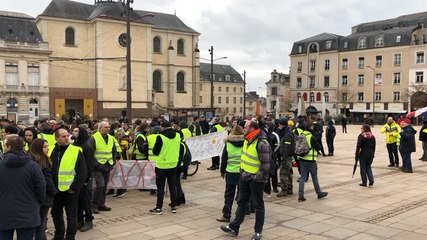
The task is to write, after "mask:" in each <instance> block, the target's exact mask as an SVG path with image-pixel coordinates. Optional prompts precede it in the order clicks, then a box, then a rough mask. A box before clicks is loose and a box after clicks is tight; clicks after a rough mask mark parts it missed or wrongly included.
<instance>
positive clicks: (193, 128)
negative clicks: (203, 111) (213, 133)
mask: <svg viewBox="0 0 427 240" xmlns="http://www.w3.org/2000/svg"><path fill="white" fill-rule="evenodd" d="M188 130H189V131H190V132H191V135H192V136H193V137H195V136H200V135H203V130H202V126H200V118H199V116H194V117H193V123H192V124H191V125H190V126H189V127H188Z"/></svg>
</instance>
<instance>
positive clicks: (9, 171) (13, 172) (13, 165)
mask: <svg viewBox="0 0 427 240" xmlns="http://www.w3.org/2000/svg"><path fill="white" fill-rule="evenodd" d="M0 193H1V194H0V230H10V229H18V228H34V227H37V226H38V225H40V214H39V210H40V204H41V203H42V202H43V201H44V200H45V197H46V183H45V180H44V177H43V173H42V171H41V170H40V168H39V166H38V165H37V163H35V162H34V161H32V160H31V158H30V157H29V156H27V155H25V153H23V152H13V151H10V152H6V153H5V154H4V155H3V160H2V161H0Z"/></svg>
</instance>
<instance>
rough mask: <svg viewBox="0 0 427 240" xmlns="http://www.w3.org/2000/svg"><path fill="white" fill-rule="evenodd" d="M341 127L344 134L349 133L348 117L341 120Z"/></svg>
mask: <svg viewBox="0 0 427 240" xmlns="http://www.w3.org/2000/svg"><path fill="white" fill-rule="evenodd" d="M341 127H342V133H347V117H346V116H345V115H343V116H342V118H341Z"/></svg>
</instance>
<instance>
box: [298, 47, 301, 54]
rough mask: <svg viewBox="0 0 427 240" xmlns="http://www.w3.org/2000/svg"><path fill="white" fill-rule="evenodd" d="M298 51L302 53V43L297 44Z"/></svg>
mask: <svg viewBox="0 0 427 240" xmlns="http://www.w3.org/2000/svg"><path fill="white" fill-rule="evenodd" d="M298 53H302V45H298Z"/></svg>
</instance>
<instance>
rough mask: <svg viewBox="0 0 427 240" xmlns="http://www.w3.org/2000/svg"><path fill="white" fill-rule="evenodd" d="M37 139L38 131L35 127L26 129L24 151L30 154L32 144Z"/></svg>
mask: <svg viewBox="0 0 427 240" xmlns="http://www.w3.org/2000/svg"><path fill="white" fill-rule="evenodd" d="M36 138H37V130H36V129H35V128H33V127H28V128H26V129H24V142H25V146H24V151H25V152H28V151H29V149H30V145H31V143H32V142H33V141H34V140H35V139H36Z"/></svg>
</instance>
